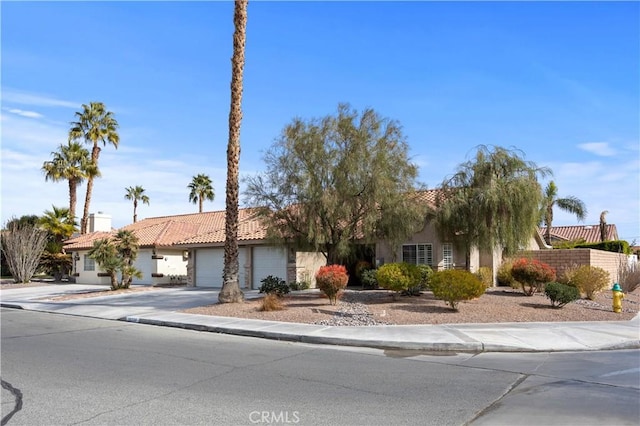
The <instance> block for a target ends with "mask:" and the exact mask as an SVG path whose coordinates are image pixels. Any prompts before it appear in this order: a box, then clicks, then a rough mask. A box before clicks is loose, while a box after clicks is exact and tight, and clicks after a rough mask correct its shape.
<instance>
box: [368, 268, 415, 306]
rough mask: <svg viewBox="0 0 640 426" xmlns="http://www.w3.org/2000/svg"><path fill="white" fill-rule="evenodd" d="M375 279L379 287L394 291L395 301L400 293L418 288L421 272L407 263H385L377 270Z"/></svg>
mask: <svg viewBox="0 0 640 426" xmlns="http://www.w3.org/2000/svg"><path fill="white" fill-rule="evenodd" d="M376 278H377V280H378V284H379V285H380V287H382V288H385V289H387V290H391V291H395V294H394V299H397V298H398V296H399V295H400V293H401V292H404V291H408V290H409V289H413V288H416V287H417V288H419V287H420V284H421V282H422V272H421V271H420V269H418V267H417V266H416V265H412V264H409V263H386V264H384V265H382V266H381V267H380V268H378V272H377V273H376ZM418 291H419V290H418Z"/></svg>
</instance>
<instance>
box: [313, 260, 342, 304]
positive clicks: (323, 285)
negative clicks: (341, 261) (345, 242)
mask: <svg viewBox="0 0 640 426" xmlns="http://www.w3.org/2000/svg"><path fill="white" fill-rule="evenodd" d="M348 282H349V275H347V269H346V268H345V267H344V266H342V265H328V266H322V267H320V269H319V270H318V273H317V274H316V285H317V287H318V288H319V289H320V291H322V292H323V293H324V294H326V295H327V297H328V298H329V303H330V304H332V305H335V304H336V302H337V299H338V295H339V294H340V292H341V291H342V290H343V289H344V288H345V287H346V286H347V283H348Z"/></svg>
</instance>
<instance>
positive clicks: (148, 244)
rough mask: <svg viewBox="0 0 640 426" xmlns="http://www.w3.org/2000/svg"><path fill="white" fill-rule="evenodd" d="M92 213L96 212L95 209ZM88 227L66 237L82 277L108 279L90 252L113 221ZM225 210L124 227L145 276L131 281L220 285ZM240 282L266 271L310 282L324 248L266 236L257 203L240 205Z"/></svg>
mask: <svg viewBox="0 0 640 426" xmlns="http://www.w3.org/2000/svg"><path fill="white" fill-rule="evenodd" d="M91 216H92V217H93V216H94V215H91ZM91 223H92V222H91V219H90V233H88V234H85V235H81V236H78V237H75V238H72V239H70V240H67V242H66V243H65V251H66V252H67V253H72V258H73V259H74V268H73V272H74V274H73V275H74V276H75V277H76V282H78V283H87V284H89V283H91V284H109V278H108V277H105V276H103V275H105V274H103V273H102V272H101V271H99V268H98V266H97V265H96V264H95V262H94V261H93V260H92V259H91V258H89V256H88V255H87V253H88V251H89V250H90V249H91V247H92V246H93V242H94V241H96V240H99V239H101V238H105V237H109V236H111V235H113V234H115V232H117V231H114V230H110V227H111V225H110V218H109V224H108V226H107V224H106V223H101V226H99V227H91ZM224 228H225V212H224V211H215V212H204V213H193V214H183V215H175V216H162V217H154V218H148V219H143V220H140V221H138V222H136V223H133V224H131V225H127V226H125V227H123V228H121V229H124V230H130V231H132V232H133V233H134V234H135V235H136V236H137V237H138V239H139V244H140V251H139V253H138V258H137V259H136V261H135V267H136V268H137V269H139V270H140V271H141V272H142V275H143V277H142V279H137V278H136V279H134V280H133V284H145V285H157V284H171V283H178V282H187V283H188V284H189V285H193V286H198V287H222V272H223V267H224V240H225V229H224ZM238 246H239V247H238V249H239V250H238V252H239V253H238V257H239V266H240V271H239V272H240V287H241V288H245V289H257V288H259V287H260V280H262V279H263V278H265V277H266V276H268V275H274V276H277V277H280V278H282V279H284V280H286V281H287V282H292V281H302V280H308V281H310V282H311V284H312V285H314V284H315V280H314V279H313V277H314V275H315V272H316V271H317V269H318V268H319V267H320V266H322V265H323V264H325V262H326V260H325V258H324V256H323V255H322V254H320V253H305V252H296V251H295V250H290V249H288V248H287V247H282V246H275V245H272V244H270V243H268V242H267V241H266V229H265V227H264V225H263V224H262V222H261V221H260V220H259V218H258V216H257V215H256V210H255V209H240V210H239V224H238Z"/></svg>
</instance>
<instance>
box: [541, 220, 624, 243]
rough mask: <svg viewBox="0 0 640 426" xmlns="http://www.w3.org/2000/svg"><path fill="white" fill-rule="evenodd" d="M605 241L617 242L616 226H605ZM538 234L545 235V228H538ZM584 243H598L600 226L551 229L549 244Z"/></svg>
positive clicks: (556, 227) (553, 227)
mask: <svg viewBox="0 0 640 426" xmlns="http://www.w3.org/2000/svg"><path fill="white" fill-rule="evenodd" d="M605 226H606V238H605V240H606V241H615V240H618V230H617V229H616V225H610V224H606V225H605ZM539 231H540V234H541V235H545V233H546V232H547V228H546V227H544V226H542V227H540V228H539ZM570 241H584V242H585V243H599V242H600V241H601V239H600V225H574V226H552V227H551V244H554V243H562V242H570Z"/></svg>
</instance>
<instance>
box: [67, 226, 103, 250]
mask: <svg viewBox="0 0 640 426" xmlns="http://www.w3.org/2000/svg"><path fill="white" fill-rule="evenodd" d="M113 234H114V233H113V232H104V231H98V232H91V233H89V234H84V235H79V236H77V237H72V238H70V239H68V240H67V241H66V242H65V244H64V249H65V250H66V251H74V250H78V249H90V248H91V247H93V242H94V241H98V240H101V239H103V238H109V237H111V235H113Z"/></svg>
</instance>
